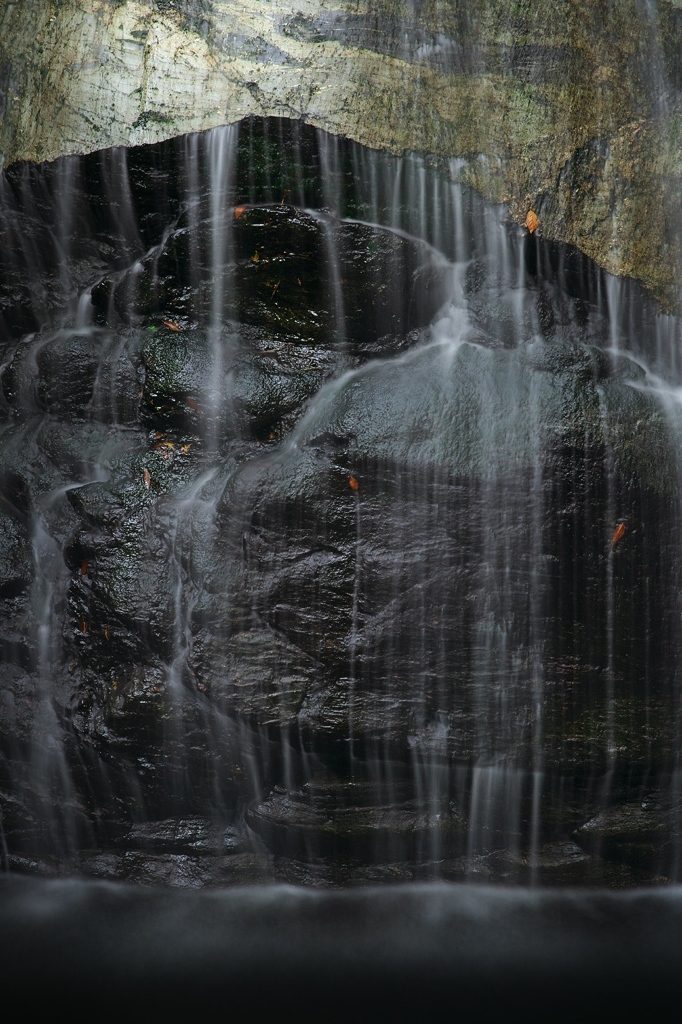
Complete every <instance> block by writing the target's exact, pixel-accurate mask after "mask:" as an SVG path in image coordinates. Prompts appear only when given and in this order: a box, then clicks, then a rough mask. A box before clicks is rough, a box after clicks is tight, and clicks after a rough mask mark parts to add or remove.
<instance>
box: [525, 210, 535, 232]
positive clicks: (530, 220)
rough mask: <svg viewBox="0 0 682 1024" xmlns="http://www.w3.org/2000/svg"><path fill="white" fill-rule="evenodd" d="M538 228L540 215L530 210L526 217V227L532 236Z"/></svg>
mask: <svg viewBox="0 0 682 1024" xmlns="http://www.w3.org/2000/svg"><path fill="white" fill-rule="evenodd" d="M537 226H538V215H537V213H535V211H534V210H529V211H528V213H527V215H526V227H527V228H528V230H529V231H530V233H531V235H532V234H533V232H534V231H535V230H536V229H537Z"/></svg>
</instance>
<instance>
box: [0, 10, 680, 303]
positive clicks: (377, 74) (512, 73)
mask: <svg viewBox="0 0 682 1024" xmlns="http://www.w3.org/2000/svg"><path fill="white" fill-rule="evenodd" d="M681 24H682V12H681V11H680V10H679V4H678V3H677V2H670V0H658V2H655V0H617V2H615V3H609V4H605V3H589V4H586V3H584V2H583V0H548V2H545V3H543V4H541V5H540V4H531V3H527V4H526V3H517V2H512V0H466V2H465V0H407V2H398V0H341V2H330V0H296V2H294V3H292V2H290V0H286V2H283V0H240V2H239V3H236V2H230V3H223V2H217V0H216V2H214V0H158V2H155V0H125V2H120V0H89V2H88V3H79V2H75V0H62V2H60V3H59V4H55V3H52V2H51V0H32V2H31V3H30V4H27V3H11V2H4V3H3V4H2V5H0V45H1V47H2V51H1V52H2V56H1V59H0V83H2V86H1V87H0V102H2V111H1V113H2V116H1V117H0V162H2V161H3V160H4V161H5V163H8V162H12V161H14V160H20V159H29V160H51V159H54V158H55V157H57V156H62V155H65V154H69V153H83V152H89V151H92V150H97V149H103V148H107V147H111V146H121V145H123V146H130V145H138V144H140V143H148V142H154V141H158V140H160V139H165V138H170V137H172V136H178V135H182V134H185V133H188V132H195V131H200V130H204V129H207V128H212V127H216V126H219V125H223V124H227V123H233V122H237V121H239V120H240V119H241V118H243V117H245V116H247V115H258V116H268V115H274V116H280V117H290V118H293V119H295V120H301V121H305V122H307V123H309V124H312V125H315V126H317V127H320V128H323V129H325V130H326V131H330V132H333V133H336V134H339V135H343V136H346V137H348V138H352V139H355V140H356V141H358V142H361V143H363V144H364V145H367V146H371V147H374V148H380V149H384V150H387V151H390V152H392V153H401V152H405V151H410V150H411V151H419V152H422V153H424V154H431V155H433V156H435V157H437V158H440V159H444V160H446V161H447V160H449V159H450V158H452V157H456V158H458V160H459V164H458V168H457V176H458V180H460V181H461V182H462V183H464V184H468V185H472V186H473V187H475V188H476V189H478V190H479V192H480V193H481V194H482V195H484V196H485V197H486V198H488V199H490V200H492V201H493V202H497V203H504V204H506V207H507V210H508V213H509V214H510V216H511V219H513V220H515V221H517V222H518V223H521V222H523V220H524V218H525V216H526V213H527V211H528V209H529V208H531V207H532V208H534V209H535V210H536V211H537V212H538V214H539V216H540V225H541V228H540V230H541V231H542V232H543V234H544V235H545V237H547V238H553V239H556V240H560V241H564V242H568V243H570V244H573V245H577V246H578V247H579V248H580V249H581V250H582V251H584V252H585V253H587V254H588V255H589V256H590V257H592V258H593V259H595V260H596V261H597V262H598V263H599V264H600V265H601V266H603V267H605V268H606V269H607V270H608V271H609V272H611V273H614V274H621V275H626V276H632V277H634V278H637V279H639V280H641V281H643V282H644V283H645V284H646V286H647V287H648V288H650V289H651V290H652V291H653V292H654V293H655V294H656V295H657V296H658V298H659V300H660V301H662V302H663V303H664V305H665V306H666V307H667V308H669V309H672V308H679V295H680V281H681V280H682V277H681V275H680V267H681V266H682V263H681V262H680V220H679V203H678V197H679V194H680V167H682V153H681V151H680V139H681V138H682V133H681V132H680V109H681V107H680V81H681V80H682V71H681V66H680V52H681V48H680V40H681V37H682V29H681Z"/></svg>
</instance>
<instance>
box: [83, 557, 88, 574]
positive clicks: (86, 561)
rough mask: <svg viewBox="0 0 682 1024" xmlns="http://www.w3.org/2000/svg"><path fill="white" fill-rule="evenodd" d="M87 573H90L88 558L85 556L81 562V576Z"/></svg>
mask: <svg viewBox="0 0 682 1024" xmlns="http://www.w3.org/2000/svg"><path fill="white" fill-rule="evenodd" d="M87 575H88V560H87V558H84V559H83V561H82V562H81V576H87Z"/></svg>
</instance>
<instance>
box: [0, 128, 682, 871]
mask: <svg viewBox="0 0 682 1024" xmlns="http://www.w3.org/2000/svg"><path fill="white" fill-rule="evenodd" d="M461 170H462V166H461V162H457V161H437V160H429V159H426V158H424V157H421V156H419V155H417V154H414V153H406V154H405V155H404V156H401V157H395V156H390V155H387V154H385V153H381V152H376V151H370V150H367V149H364V148H363V147H361V146H359V145H357V144H355V143H351V142H349V141H347V140H342V139H338V138H331V137H330V136H327V135H325V134H324V133H323V132H322V131H320V130H316V129H313V128H308V127H307V126H305V125H303V124H300V123H298V122H292V121H286V120H280V119H258V118H252V119H247V120H246V121H245V122H243V123H242V124H240V125H235V126H232V127H227V128H220V129H214V130H212V131H210V132H207V133H205V134H201V135H193V136H188V137H185V138H182V139H178V140H175V141H172V142H167V143H160V144H156V145H153V146H145V147H139V148H138V149H131V150H129V151H125V150H122V149H116V150H111V151H106V152H104V153H102V154H94V155H92V156H88V157H82V158H73V157H70V158H66V159H64V160H60V161H57V162H56V163H54V164H52V165H46V166H40V167H37V166H31V165H16V166H15V167H11V168H9V169H8V170H7V171H6V172H5V173H4V174H3V176H2V178H1V179H0V220H1V222H2V226H3V232H2V237H1V239H0V285H1V288H0V342H1V344H2V351H1V352H0V383H1V388H2V423H1V425H0V431H1V435H0V436H1V437H2V441H1V451H0V479H1V480H2V498H1V500H0V530H1V532H0V540H1V545H0V557H1V561H0V567H1V569H2V573H3V576H2V580H1V581H0V600H1V602H2V606H1V608H0V621H1V622H2V633H1V634H0V642H1V643H2V652H3V668H2V672H3V688H2V712H1V716H0V731H1V733H2V737H1V740H0V750H1V752H2V767H1V769H0V806H1V807H2V850H3V858H4V861H5V863H6V864H7V865H8V866H9V867H10V868H11V869H18V870H50V871H57V872H63V873H65V872H70V873H81V874H84V875H90V876H97V877H110V878H127V879H135V880H141V881H147V882H148V881H156V882H158V881H161V882H166V883H173V884H182V885H192V886H200V885H210V884H216V885H217V884H220V885H222V884H228V883H230V882H234V881H254V880H262V879H263V878H278V879H283V880H293V881H297V882H305V883H311V884H328V885H338V884H345V883H347V882H358V881H367V880H386V879H395V880H397V879H416V878H442V879H456V880H457V879H460V880H466V881H472V880H492V881H500V882H524V883H537V884H545V883H548V884H552V883H555V882H563V883H572V882H575V883H579V884H583V885H585V884H604V885H614V886H625V885H636V884H641V883H643V882H651V881H653V880H656V879H658V878H660V877H661V876H665V878H667V879H672V880H675V879H677V878H678V876H679V860H680V858H679V839H680V821H679V811H680V766H679V750H680V742H679V734H680V717H679V705H680V700H679V698H680V692H681V691H680V685H681V681H680V679H679V678H678V675H679V669H678V665H679V664H680V661H679V654H680V651H681V649H682V645H681V641H682V633H681V622H682V618H681V615H680V613H681V612H682V609H681V608H680V607H679V601H680V598H679V595H680V593H681V592H682V588H681V587H680V570H681V568H682V558H681V552H682V536H681V534H680V525H679V524H680V522H681V521H682V520H681V517H680V511H681V510H680V483H681V481H682V477H681V475H680V471H681V468H682V467H681V463H680V453H681V452H682V444H681V441H682V404H681V402H680V395H681V394H682V390H681V385H682V380H681V376H680V374H681V372H682V371H681V367H680V359H679V354H678V353H679V345H680V323H679V320H678V319H677V318H676V317H675V316H673V315H670V314H664V313H662V312H661V311H660V310H658V308H657V307H656V305H655V303H654V301H653V300H652V299H651V298H649V297H648V296H647V294H646V293H645V292H644V291H643V289H642V288H641V287H640V286H638V285H637V284H636V283H634V282H632V281H628V280H625V279H616V278H613V277H610V276H609V275H608V274H607V273H606V272H605V271H603V270H601V269H599V268H598V267H597V266H596V265H595V264H593V263H592V262H591V261H590V260H589V259H588V258H587V257H585V256H583V255H582V254H580V253H579V252H578V251H577V250H576V249H573V248H571V247H570V246H563V245H558V244H556V243H552V242H549V241H546V240H544V239H543V238H542V232H541V231H540V232H538V233H536V234H533V235H531V234H530V233H529V232H528V230H527V229H526V228H525V227H520V226H518V225H516V224H514V223H512V222H511V221H510V220H509V219H508V217H507V213H506V210H505V208H504V207H499V206H493V205H490V204H486V203H485V202H484V201H483V200H482V199H480V198H479V197H478V196H477V195H476V194H475V193H474V192H472V191H471V190H469V189H468V188H466V187H465V186H463V185H462V184H460V183H459V178H460V175H461Z"/></svg>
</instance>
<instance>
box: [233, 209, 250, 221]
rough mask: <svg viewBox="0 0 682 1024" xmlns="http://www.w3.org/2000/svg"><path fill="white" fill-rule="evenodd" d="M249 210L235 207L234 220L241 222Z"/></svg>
mask: <svg viewBox="0 0 682 1024" xmlns="http://www.w3.org/2000/svg"><path fill="white" fill-rule="evenodd" d="M247 209H248V207H246V206H235V208H234V219H235V220H239V218H240V217H243V216H244V214H245V213H246V211H247Z"/></svg>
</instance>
